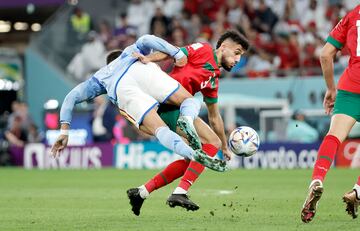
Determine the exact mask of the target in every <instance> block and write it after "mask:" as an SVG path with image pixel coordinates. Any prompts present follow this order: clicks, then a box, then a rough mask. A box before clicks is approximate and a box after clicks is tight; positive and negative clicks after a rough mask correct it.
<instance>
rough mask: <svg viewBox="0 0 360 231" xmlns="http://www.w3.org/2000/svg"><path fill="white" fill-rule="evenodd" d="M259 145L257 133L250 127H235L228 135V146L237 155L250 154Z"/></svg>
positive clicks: (252, 153) (254, 151) (246, 155)
mask: <svg viewBox="0 0 360 231" xmlns="http://www.w3.org/2000/svg"><path fill="white" fill-rule="evenodd" d="M259 146H260V139H259V135H258V134H257V132H256V131H255V130H254V129H252V128H251V127H247V126H241V127H238V128H235V129H234V131H232V132H231V134H230V136H229V148H230V150H231V151H232V152H233V153H234V154H236V155H238V156H245V157H249V156H252V155H254V154H255V153H256V151H257V150H258V149H259Z"/></svg>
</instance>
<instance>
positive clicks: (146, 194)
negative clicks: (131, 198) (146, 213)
mask: <svg viewBox="0 0 360 231" xmlns="http://www.w3.org/2000/svg"><path fill="white" fill-rule="evenodd" d="M138 189H139V190H140V197H141V198H142V199H146V198H148V197H149V195H150V193H149V192H148V190H147V189H146V187H145V185H141V186H140V187H138Z"/></svg>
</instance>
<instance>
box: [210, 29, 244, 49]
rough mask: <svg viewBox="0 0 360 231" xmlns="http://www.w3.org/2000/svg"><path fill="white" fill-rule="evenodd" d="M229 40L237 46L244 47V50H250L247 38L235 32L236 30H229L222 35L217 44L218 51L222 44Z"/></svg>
mask: <svg viewBox="0 0 360 231" xmlns="http://www.w3.org/2000/svg"><path fill="white" fill-rule="evenodd" d="M227 39H231V40H232V41H234V42H235V43H237V44H240V45H241V46H242V48H244V50H247V49H249V46H250V45H249V41H248V40H247V38H245V36H244V35H242V34H240V33H238V32H236V31H234V30H229V31H226V32H225V33H224V34H222V35H221V36H220V38H219V40H218V42H217V44H216V49H218V48H219V47H220V46H221V44H222V43H223V42H224V41H225V40H227Z"/></svg>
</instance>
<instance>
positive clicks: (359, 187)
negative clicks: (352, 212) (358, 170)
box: [353, 184, 360, 200]
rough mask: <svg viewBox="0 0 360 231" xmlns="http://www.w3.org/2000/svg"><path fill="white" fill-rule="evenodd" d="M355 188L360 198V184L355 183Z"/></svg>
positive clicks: (357, 196) (359, 198) (357, 197)
mask: <svg viewBox="0 0 360 231" xmlns="http://www.w3.org/2000/svg"><path fill="white" fill-rule="evenodd" d="M353 189H354V191H355V193H356V199H358V200H360V185H358V184H355V185H354V188H353Z"/></svg>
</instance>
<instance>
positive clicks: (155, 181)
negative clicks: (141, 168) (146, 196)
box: [145, 159, 190, 193]
mask: <svg viewBox="0 0 360 231" xmlns="http://www.w3.org/2000/svg"><path fill="white" fill-rule="evenodd" d="M189 163H190V161H188V160H184V159H182V160H176V161H174V162H172V163H171V164H169V165H168V166H167V167H166V168H165V169H164V170H163V171H161V172H160V173H158V174H157V175H156V176H154V177H153V178H152V179H150V180H149V181H148V182H147V183H146V184H145V188H146V189H147V190H148V192H149V193H151V192H152V191H154V190H155V189H158V188H161V187H163V186H165V185H167V184H170V183H171V182H173V181H174V180H175V179H177V178H179V177H180V176H182V175H184V172H185V171H186V169H187V167H188V166H189Z"/></svg>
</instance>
